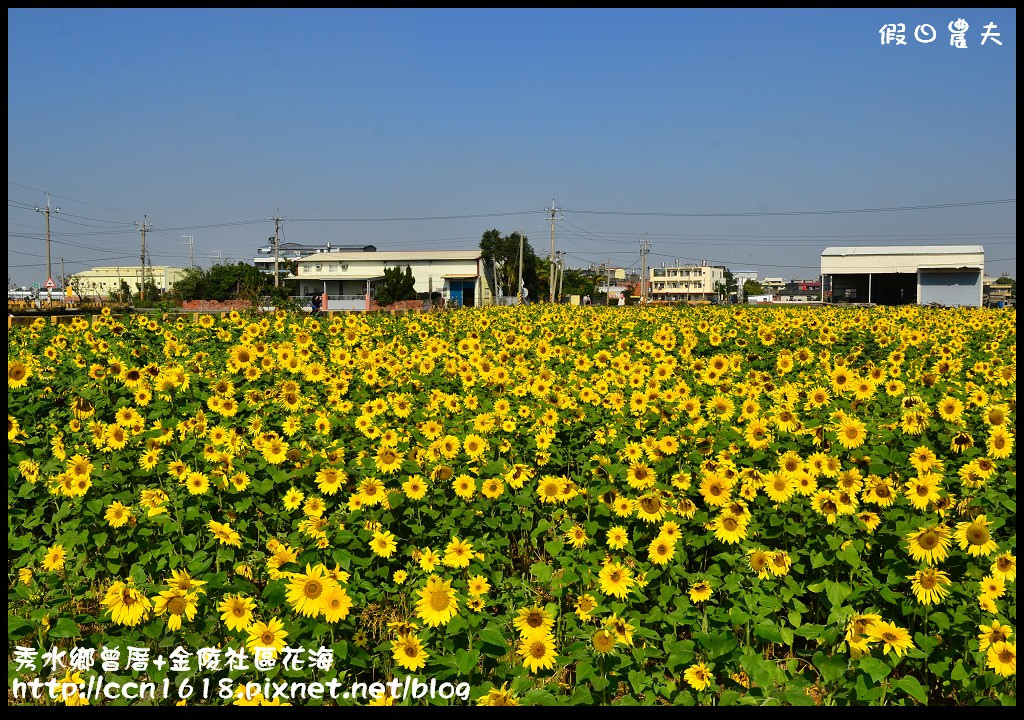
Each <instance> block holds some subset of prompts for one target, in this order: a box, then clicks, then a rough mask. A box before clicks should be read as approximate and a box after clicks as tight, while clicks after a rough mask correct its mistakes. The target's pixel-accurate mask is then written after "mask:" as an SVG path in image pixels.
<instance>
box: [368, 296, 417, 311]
mask: <svg viewBox="0 0 1024 720" xmlns="http://www.w3.org/2000/svg"><path fill="white" fill-rule="evenodd" d="M422 309H423V301H422V300H399V301H398V302H394V303H391V304H390V305H388V306H387V307H381V306H380V305H378V304H377V303H376V302H374V301H373V299H372V298H371V299H370V310H386V311H389V312H395V311H403V312H404V311H407V310H422Z"/></svg>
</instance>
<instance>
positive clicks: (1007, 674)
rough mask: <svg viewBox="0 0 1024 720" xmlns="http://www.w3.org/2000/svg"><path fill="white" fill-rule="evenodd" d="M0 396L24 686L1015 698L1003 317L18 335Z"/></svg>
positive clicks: (481, 319) (472, 318) (490, 315)
mask: <svg viewBox="0 0 1024 720" xmlns="http://www.w3.org/2000/svg"><path fill="white" fill-rule="evenodd" d="M7 378H8V400H7V413H8V414H7V439H8V475H7V478H8V494H7V508H8V510H7V513H8V638H9V639H8V693H9V694H8V700H9V704H62V703H63V704H69V705H70V704H85V703H90V704H100V705H115V704H133V701H132V700H129V699H125V698H120V697H118V698H115V699H107V698H104V697H98V698H97V697H95V696H93V697H89V696H88V693H87V692H84V689H85V687H86V684H87V683H88V682H89V681H90V679H91V678H95V677H96V676H99V675H102V676H103V678H104V679H105V682H108V683H109V682H118V681H121V682H123V681H127V680H140V679H142V680H151V681H153V682H154V683H162V682H164V681H165V680H168V679H169V680H170V684H171V686H172V687H179V686H180V684H181V683H182V682H186V683H189V684H190V685H191V686H192V687H199V685H200V683H201V682H202V681H203V679H204V678H207V679H209V678H212V679H213V682H214V685H215V686H216V685H217V684H218V683H219V682H220V681H221V680H225V679H226V680H225V682H226V683H227V686H228V687H230V688H237V689H239V690H240V689H241V688H242V687H243V686H244V685H245V683H247V682H259V683H264V682H265V681H268V680H269V681H272V682H279V681H281V682H283V681H286V680H287V681H289V682H291V681H296V682H312V681H318V682H328V681H331V680H336V681H339V682H344V683H346V684H348V683H352V682H356V681H362V682H372V681H381V682H388V681H389V680H391V679H392V678H396V677H397V678H402V677H405V676H408V675H414V676H417V677H420V678H431V679H434V680H436V681H437V682H452V683H454V682H464V683H468V684H469V686H470V688H471V693H470V697H469V698H467V699H465V700H460V699H458V698H456V699H454V700H445V699H441V698H428V699H424V700H418V701H413V700H411V699H409V698H405V699H399V700H398V701H397V704H423V703H425V702H429V703H441V704H448V703H453V702H459V703H462V702H464V703H469V704H480V705H501V704H505V705H509V704H519V705H536V704H563V705H599V704H600V705H603V704H621V705H627V704H629V705H637V704H639V705H780V704H781V705H913V704H930V705H978V704H995V705H999V704H1002V705H1015V704H1016V636H1015V634H1014V633H1015V627H1014V625H1015V621H1016V620H1015V618H1016V582H1015V581H1016V453H1015V449H1014V444H1015V437H1016V429H1015V428H1016V312H1015V311H1012V310H998V311H997V310H985V309H934V308H919V307H902V308H830V307H823V308H800V307H797V308H779V307H767V308H766V307H736V308H729V307H703V308H667V307H665V308H654V307H651V308H641V307H635V308H634V307H628V308H600V307H583V308H577V307H566V306H557V305H530V306H525V307H517V308H478V309H463V310H458V311H447V312H438V313H429V314H416V315H391V314H386V313H381V314H354V313H353V314H339V315H336V316H334V317H330V318H320V319H314V318H311V317H306V316H301V315H294V314H287V313H284V312H279V313H277V314H269V315H266V314H264V315H258V314H252V315H245V314H239V313H237V312H232V313H230V314H223V315H219V316H218V315H195V316H193V315H163V316H162V317H161V316H153V315H150V316H147V315H129V316H120V317H119V316H111V315H109V314H105V315H100V316H96V317H95V318H92V319H90V320H87V319H84V318H77V319H73V320H72V321H71V322H69V323H61V324H51V323H50V322H48V321H47V320H44V319H41V318H40V319H37V320H36V321H35V322H34V324H33V325H31V326H24V327H13V328H10V329H9V334H8V361H7ZM129 648H131V651H129ZM147 653H148V658H149V660H150V662H148V663H146V662H141V661H140V659H139V658H140V656H141V657H143V658H145V657H147ZM257 656H259V657H261V658H262V659H263V660H264V661H265V662H264V665H263V666H261V667H260V668H258V669H257V668H254V667H253V658H255V657H257ZM229 657H233V658H235V659H236V660H237V659H238V658H239V657H241V658H245V657H248V659H249V663H248V665H247V666H244V665H243V664H240V663H237V662H235V663H232V662H227V660H228V658H229ZM157 659H159V660H161V661H162V660H165V659H166V660H167V661H169V662H156V660H157ZM32 678H41V679H42V680H44V681H45V680H48V679H51V678H56V679H57V681H58V683H60V682H65V683H80V686H79V687H81V688H82V689H83V692H72V693H70V694H69V693H63V694H61V695H60V696H58V697H57V698H56V699H51V698H50V697H49V696H45V695H44V696H43V697H41V698H37V699H36V698H32V697H27V696H19V695H17V693H15V692H14V691H13V690H12V688H13V687H15V686H16V684H17V683H19V682H20V683H24V682H27V681H29V680H30V679H32ZM58 687H60V684H58ZM288 701H289V702H292V704H329V705H330V704H340V705H352V704H366V703H367V702H368V701H367V700H365V699H363V698H338V699H332V698H326V699H313V698H309V699H305V700H295V699H294V698H291V699H289V700H288ZM135 702H137V703H138V704H153V703H156V704H175V703H176V702H177V703H178V704H183V703H187V704H189V705H192V704H205V705H226V704H232V703H234V704H278V703H281V702H283V701H282V700H281V699H280V698H277V697H267V696H266V695H265V694H263V693H257V694H255V695H254V696H253V695H251V694H248V693H242V692H235V693H234V694H232V693H231V692H229V693H228V695H227V697H224V696H223V695H218V694H217V693H213V692H211V693H209V694H208V696H200V695H199V694H198V693H196V694H192V695H190V696H189V697H188V698H185V697H182V698H177V697H173V696H172V697H166V698H157V699H151V700H139V701H135ZM375 702H378V703H380V704H390V703H392V702H395V701H394V700H393V699H392V698H391V697H382V698H379V699H378V700H377V701H375Z"/></svg>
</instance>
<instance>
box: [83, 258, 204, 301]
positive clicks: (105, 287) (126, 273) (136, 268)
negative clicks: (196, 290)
mask: <svg viewBox="0 0 1024 720" xmlns="http://www.w3.org/2000/svg"><path fill="white" fill-rule="evenodd" d="M185 270H186V269H185V268H178V267H171V266H169V265H152V266H149V265H147V266H146V268H145V270H143V268H142V266H141V265H115V266H113V267H94V268H92V269H91V270H84V271H82V272H80V273H75V274H74V275H72V276H71V278H69V283H70V284H71V286H72V287H73V288H77V289H78V292H79V293H81V294H82V295H83V296H90V297H92V296H95V297H106V296H108V295H110V293H112V292H119V291H120V288H121V282H122V281H124V282H126V283H127V284H128V289H129V290H131V291H132V292H137V291H138V289H139V286H140V285H141V284H142V277H143V274H145V277H146V280H147V281H152V283H153V284H154V285H156V288H157V290H160V291H161V292H166V291H168V290H170V289H171V288H173V287H174V283H176V282H178V280H180V279H181V278H182V277H183V276H184V275H185Z"/></svg>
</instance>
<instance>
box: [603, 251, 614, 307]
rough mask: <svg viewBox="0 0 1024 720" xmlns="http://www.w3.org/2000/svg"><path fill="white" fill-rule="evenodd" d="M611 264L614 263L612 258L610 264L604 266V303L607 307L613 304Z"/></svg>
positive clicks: (609, 260) (609, 259)
mask: <svg viewBox="0 0 1024 720" xmlns="http://www.w3.org/2000/svg"><path fill="white" fill-rule="evenodd" d="M611 265H612V259H611V258H608V265H607V266H605V267H604V268H602V270H604V271H605V273H604V275H605V281H604V304H605V307H607V306H608V305H611V296H612V268H611Z"/></svg>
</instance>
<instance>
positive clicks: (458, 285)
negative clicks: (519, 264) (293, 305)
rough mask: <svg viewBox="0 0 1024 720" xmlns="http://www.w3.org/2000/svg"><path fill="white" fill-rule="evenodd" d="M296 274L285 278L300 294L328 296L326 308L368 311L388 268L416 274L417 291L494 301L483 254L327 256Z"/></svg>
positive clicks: (312, 259) (461, 300) (302, 262)
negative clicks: (485, 279) (370, 299)
mask: <svg viewBox="0 0 1024 720" xmlns="http://www.w3.org/2000/svg"><path fill="white" fill-rule="evenodd" d="M296 266H297V273H296V275H294V276H292V277H288V278H286V279H287V280H289V281H292V282H294V283H296V292H295V294H296V295H299V296H303V297H308V296H311V295H319V294H323V295H326V296H327V297H326V303H325V304H324V305H323V309H324V310H363V309H369V298H371V297H372V296H373V292H374V287H375V285H376V284H378V283H379V282H380V281H381V280H383V279H384V270H385V268H399V269H401V270H402V271H403V272H404V271H405V268H406V266H408V267H409V268H410V269H411V270H412V276H413V279H414V280H415V283H416V285H415V289H416V292H417V293H420V294H424V296H426V294H427V293H440V295H441V297H442V299H444V300H445V301H446V302H447V301H449V300H450V301H452V302H453V303H454V304H455V305H457V306H459V307H463V306H480V305H489V304H491V303H492V294H491V289H490V286H489V285H488V283H486V282H484V280H483V277H482V270H483V264H482V258H481V253H480V251H479V250H403V251H394V252H392V251H376V252H329V253H317V254H314V255H309V256H306V257H304V258H300V259H299V260H298V261H297V262H296Z"/></svg>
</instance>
